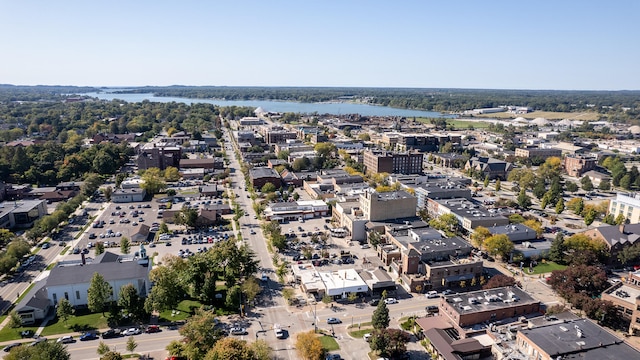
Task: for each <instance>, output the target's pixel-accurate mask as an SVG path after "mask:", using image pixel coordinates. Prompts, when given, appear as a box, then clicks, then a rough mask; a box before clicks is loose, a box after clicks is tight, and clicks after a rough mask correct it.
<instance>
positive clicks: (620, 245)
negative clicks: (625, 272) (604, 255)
mask: <svg viewBox="0 0 640 360" xmlns="http://www.w3.org/2000/svg"><path fill="white" fill-rule="evenodd" d="M582 234H585V235H587V236H589V237H590V238H591V239H598V240H601V241H602V242H604V243H605V245H607V248H608V250H609V261H610V262H611V263H617V262H618V261H619V260H618V253H619V252H620V251H622V249H624V248H626V247H629V246H631V245H633V244H635V243H637V242H639V240H640V224H621V225H603V226H598V227H597V228H595V229H590V230H587V231H584V232H583V233H582Z"/></svg>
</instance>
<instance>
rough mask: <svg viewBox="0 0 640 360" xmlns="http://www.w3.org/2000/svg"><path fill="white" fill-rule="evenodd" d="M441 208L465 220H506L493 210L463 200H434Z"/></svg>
mask: <svg viewBox="0 0 640 360" xmlns="http://www.w3.org/2000/svg"><path fill="white" fill-rule="evenodd" d="M434 201H435V202H437V203H438V204H440V205H441V206H444V207H446V208H448V209H449V210H451V212H452V213H453V214H454V215H456V216H459V217H462V218H467V219H478V220H480V219H491V218H494V219H498V218H500V219H506V218H505V217H504V216H502V215H500V213H499V212H498V211H497V210H495V209H487V208H486V207H484V206H483V205H481V204H480V203H478V202H475V201H471V200H468V199H464V198H457V199H448V200H434Z"/></svg>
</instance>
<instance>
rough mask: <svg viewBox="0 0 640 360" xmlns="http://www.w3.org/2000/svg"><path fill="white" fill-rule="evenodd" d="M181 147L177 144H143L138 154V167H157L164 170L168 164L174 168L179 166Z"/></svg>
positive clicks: (141, 168)
mask: <svg viewBox="0 0 640 360" xmlns="http://www.w3.org/2000/svg"><path fill="white" fill-rule="evenodd" d="M181 157H182V149H181V148H180V147H179V146H156V144H155V143H154V144H147V145H145V146H144V147H143V148H142V149H141V151H140V154H138V168H139V169H140V170H146V169H148V168H152V167H154V168H158V169H160V170H164V169H166V168H167V167H169V166H173V167H175V168H177V167H179V166H180V158H181Z"/></svg>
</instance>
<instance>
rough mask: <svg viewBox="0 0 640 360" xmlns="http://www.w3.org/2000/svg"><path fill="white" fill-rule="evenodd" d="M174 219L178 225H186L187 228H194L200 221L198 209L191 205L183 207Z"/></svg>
mask: <svg viewBox="0 0 640 360" xmlns="http://www.w3.org/2000/svg"><path fill="white" fill-rule="evenodd" d="M174 221H175V223H176V224H177V225H184V226H186V227H187V228H194V227H195V226H196V223H197V221H198V210H196V209H192V208H189V207H183V208H182V210H180V212H178V213H176V215H175V219H174Z"/></svg>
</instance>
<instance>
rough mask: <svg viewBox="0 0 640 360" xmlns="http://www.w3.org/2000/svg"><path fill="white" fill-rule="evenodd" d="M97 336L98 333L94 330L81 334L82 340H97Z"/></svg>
mask: <svg viewBox="0 0 640 360" xmlns="http://www.w3.org/2000/svg"><path fill="white" fill-rule="evenodd" d="M97 338H98V334H96V333H94V332H86V333H84V334H82V335H80V341H88V340H95V339H97Z"/></svg>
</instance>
